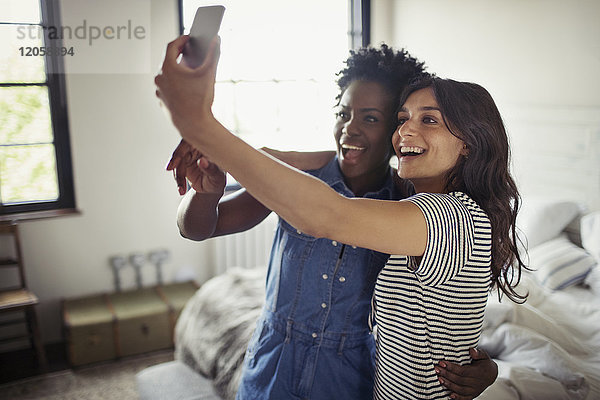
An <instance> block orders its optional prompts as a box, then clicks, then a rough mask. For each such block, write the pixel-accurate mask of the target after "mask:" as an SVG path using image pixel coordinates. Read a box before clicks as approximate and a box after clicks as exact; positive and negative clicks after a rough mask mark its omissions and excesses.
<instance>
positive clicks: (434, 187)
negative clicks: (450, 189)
mask: <svg viewBox="0 0 600 400" xmlns="http://www.w3.org/2000/svg"><path fill="white" fill-rule="evenodd" d="M392 142H393V145H394V150H395V152H396V155H397V156H398V175H400V177H402V178H405V179H410V180H411V181H412V183H413V184H414V186H415V190H416V191H417V192H430V193H440V192H443V191H444V188H445V187H446V179H447V175H448V172H449V171H450V169H452V168H453V167H454V166H455V165H456V163H457V162H458V160H459V157H461V156H465V155H467V153H468V151H467V150H466V149H465V147H464V143H463V141H462V140H460V139H459V138H457V137H456V136H454V135H453V134H452V133H451V132H450V130H449V129H448V127H447V126H446V124H445V122H444V119H443V118H442V113H441V111H440V108H439V106H438V103H437V101H436V99H435V95H434V93H433V90H432V89H431V88H425V89H420V90H417V91H415V92H413V93H412V94H411V95H410V96H408V98H407V99H406V101H405V102H404V105H403V106H402V108H401V109H400V111H399V112H398V129H396V132H394V136H393V138H392Z"/></svg>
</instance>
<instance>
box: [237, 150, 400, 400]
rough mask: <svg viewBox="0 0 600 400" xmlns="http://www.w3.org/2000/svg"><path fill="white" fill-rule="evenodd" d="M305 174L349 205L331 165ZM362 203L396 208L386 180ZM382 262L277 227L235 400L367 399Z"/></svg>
mask: <svg viewBox="0 0 600 400" xmlns="http://www.w3.org/2000/svg"><path fill="white" fill-rule="evenodd" d="M309 173H311V174H312V175H313V176H316V177H317V178H320V179H321V180H323V181H324V182H326V183H327V184H329V186H331V187H332V188H333V189H334V190H336V191H337V192H338V193H341V194H343V195H344V196H347V197H354V195H353V193H352V192H351V191H350V190H349V189H348V188H347V187H346V185H345V184H344V180H343V176H342V174H341V171H340V168H339V165H338V161H337V158H335V159H334V160H332V161H331V162H330V163H329V164H327V165H326V166H325V167H323V168H321V169H319V170H315V171H310V172H309ZM365 197H368V198H376V199H385V200H391V199H394V200H397V199H398V198H399V194H398V193H397V192H396V190H395V189H394V186H393V179H392V176H391V172H390V175H389V176H388V179H387V180H386V183H385V185H384V186H383V187H382V188H381V189H380V190H379V191H378V192H373V193H367V194H366V195H365ZM351 217H352V216H350V215H349V216H348V218H351ZM387 259H388V255H387V254H383V253H379V252H376V251H372V250H367V249H363V248H357V247H353V246H349V245H345V244H343V243H338V242H336V241H334V240H329V239H316V238H314V237H312V236H308V235H306V234H304V233H302V232H300V231H299V230H297V229H296V228H294V227H293V226H291V225H290V224H288V223H287V222H286V221H284V220H282V219H280V220H279V224H278V227H277V230H276V232H275V237H274V241H273V247H272V251H271V258H270V260H269V269H268V271H267V282H266V300H265V305H264V308H263V312H262V315H261V317H260V318H259V320H258V323H257V327H256V330H255V332H254V335H253V337H252V338H251V340H250V343H249V345H248V349H247V351H246V355H245V359H244V365H243V372H242V378H241V382H240V386H239V389H238V393H237V399H238V400H248V399H260V400H264V399H277V400H286V399H314V400H317V399H328V400H329V399H343V400H352V399H357V400H358V399H361V400H362V399H370V398H371V397H372V395H373V379H374V373H375V371H374V369H375V368H374V366H375V343H374V340H373V338H372V336H371V334H370V333H369V329H368V316H369V312H370V310H371V296H372V294H373V289H374V286H375V280H376V278H377V275H378V274H379V271H380V270H381V269H382V268H383V266H384V265H385V263H386V261H387Z"/></svg>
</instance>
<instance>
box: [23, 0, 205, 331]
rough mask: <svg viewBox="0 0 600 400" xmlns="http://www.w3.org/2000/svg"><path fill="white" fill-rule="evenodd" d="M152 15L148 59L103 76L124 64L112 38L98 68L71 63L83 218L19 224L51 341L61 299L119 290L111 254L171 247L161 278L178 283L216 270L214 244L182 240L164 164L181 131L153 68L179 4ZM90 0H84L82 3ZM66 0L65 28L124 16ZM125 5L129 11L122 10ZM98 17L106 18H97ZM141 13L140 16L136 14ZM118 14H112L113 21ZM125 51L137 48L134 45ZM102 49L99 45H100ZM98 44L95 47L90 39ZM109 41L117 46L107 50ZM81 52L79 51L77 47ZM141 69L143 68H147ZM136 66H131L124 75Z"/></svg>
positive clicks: (172, 32)
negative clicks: (159, 95) (179, 277)
mask: <svg viewBox="0 0 600 400" xmlns="http://www.w3.org/2000/svg"><path fill="white" fill-rule="evenodd" d="M143 2H144V3H146V4H147V5H148V8H147V10H146V11H149V13H147V17H148V18H149V21H144V22H147V23H148V26H147V28H148V31H149V32H148V34H149V35H150V36H149V39H150V40H149V46H150V47H149V49H146V50H148V51H147V54H146V55H147V57H146V58H144V59H143V60H141V61H138V62H139V63H140V65H138V66H139V67H141V68H138V66H136V65H131V64H122V66H123V67H126V68H124V69H122V71H125V73H115V71H117V72H118V71H119V70H118V69H113V70H112V72H110V73H102V70H103V68H107V69H108V68H109V67H110V66H111V65H112V66H115V65H117V66H118V65H119V64H120V63H122V62H123V63H125V62H128V63H131V61H130V60H129V61H122V60H121V59H120V57H123V53H122V52H121V53H119V52H116V51H115V52H113V51H112V49H113V48H117V46H116V43H115V42H112V43H108V44H107V47H106V48H104V49H102V51H101V52H100V55H101V60H100V62H98V64H97V66H96V67H97V73H91V72H90V71H92V70H91V69H85V68H91V67H85V66H84V67H82V66H77V65H76V64H73V60H68V59H66V60H65V61H66V63H67V69H69V68H71V71H74V72H73V73H70V74H68V75H67V79H66V84H67V96H68V110H69V119H70V120H69V123H70V128H71V132H70V133H71V145H72V155H73V171H74V179H75V192H76V200H77V207H78V208H79V209H80V210H81V215H78V216H70V217H61V218H55V219H48V220H39V221H31V222H25V223H23V224H22V228H21V232H22V241H23V250H24V258H25V264H26V270H27V278H28V283H29V286H30V287H31V288H32V289H33V291H34V292H35V293H36V294H37V295H38V296H39V297H40V300H41V304H40V306H39V313H40V319H41V325H42V336H43V340H44V341H45V342H55V341H58V340H60V339H61V331H60V324H61V319H60V314H59V301H60V298H61V297H72V296H79V295H85V294H91V293H98V292H103V291H110V290H112V289H113V275H112V272H111V269H110V267H109V263H108V258H109V257H110V256H112V255H117V254H121V255H129V254H130V253H133V252H142V253H147V252H149V251H151V250H155V249H162V248H165V249H168V250H169V251H170V252H171V259H170V260H169V261H168V262H167V263H166V265H165V270H164V277H165V279H166V280H173V279H174V278H175V275H176V274H177V273H178V272H181V270H182V269H184V270H185V269H189V270H191V273H193V274H195V275H196V278H197V280H198V282H203V281H204V280H205V279H206V278H207V277H208V276H210V275H212V273H213V271H212V267H211V265H212V262H211V260H212V256H213V255H212V247H213V246H212V245H211V243H210V242H208V243H193V242H189V241H186V240H184V239H182V238H181V237H180V236H179V233H178V231H177V228H176V224H175V215H176V209H177V205H178V203H179V195H178V194H177V188H176V186H175V183H174V181H173V179H172V176H171V174H170V173H167V172H166V171H165V170H164V166H165V165H166V163H167V161H168V159H169V157H170V154H171V152H172V150H173V149H174V148H175V146H176V144H177V143H178V142H179V136H178V135H177V133H176V132H175V130H174V128H172V125H171V123H170V122H169V121H168V120H167V118H166V117H165V115H164V114H163V112H162V111H161V110H160V108H159V106H158V101H157V100H156V98H155V96H154V82H153V78H154V74H155V72H156V71H157V70H158V66H159V65H160V61H161V60H162V56H163V52H164V49H165V46H166V44H167V43H168V41H170V40H172V39H173V38H175V37H176V36H177V34H178V19H177V18H178V15H177V1H174V0H173V1H164V0H152V1H146V0H144V1H143ZM86 3H88V4H87V5H86ZM89 3H90V1H89V0H87V1H67V0H61V4H62V11H63V21H62V25H63V26H73V27H74V26H77V25H79V24H80V23H81V21H82V16H83V17H85V18H88V19H89V20H90V21H92V18H93V14H96V15H95V21H101V20H102V18H103V15H104V14H102V13H106V16H107V17H106V18H107V19H106V21H110V19H108V15H112V16H114V15H119V13H122V12H123V9H124V5H123V4H122V3H121V2H119V1H116V0H110V1H104V2H96V3H97V4H101V6H102V8H101V9H97V8H96V9H94V8H88V7H91V6H90V5H89ZM125 9H127V8H125ZM98 13H100V14H98ZM127 18H133V19H135V15H132V16H131V17H129V16H128V17H127ZM113 19H114V18H113ZM123 43H129V44H128V46H130V47H129V48H127V46H126V48H125V50H129V51H131V52H133V53H136V52H138V53H139V50H140V49H138V48H136V46H137V45H138V44H137V43H135V42H133V41H130V42H127V41H122V43H120V45H122V44H123ZM98 45H100V41H99V42H98ZM94 46H96V44H95V45H94ZM111 46H112V47H111ZM75 50H76V51H79V50H81V51H82V50H83V49H82V46H79V50H78V46H76V48H75ZM143 70H145V72H139V71H143ZM128 71H133V72H128ZM153 282H155V274H154V269H153V268H152V267H150V266H147V267H146V268H145V269H144V283H145V284H152V283H153ZM123 284H124V285H125V286H126V287H130V286H132V285H133V284H134V278H133V271H132V269H131V268H129V270H128V271H124V273H123Z"/></svg>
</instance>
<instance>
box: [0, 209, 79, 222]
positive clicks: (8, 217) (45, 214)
mask: <svg viewBox="0 0 600 400" xmlns="http://www.w3.org/2000/svg"><path fill="white" fill-rule="evenodd" d="M80 214H81V211H79V210H78V209H76V208H63V209H60V210H46V211H31V212H23V213H15V214H5V215H0V222H21V221H32V220H36V219H46V218H54V217H66V216H72V215H80Z"/></svg>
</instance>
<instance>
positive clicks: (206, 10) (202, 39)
mask: <svg viewBox="0 0 600 400" xmlns="http://www.w3.org/2000/svg"><path fill="white" fill-rule="evenodd" d="M224 12H225V7H223V6H206V7H198V10H196V15H195V16H194V22H193V23H192V27H191V28H190V33H189V36H190V39H189V40H188V41H187V43H186V44H185V47H184V48H183V62H185V64H186V65H187V66H188V67H190V68H196V67H198V66H200V65H201V64H202V62H203V61H204V58H206V54H207V53H208V47H209V45H210V41H211V40H212V38H214V37H215V36H216V35H217V33H219V27H220V26H221V20H222V19H223V13H224Z"/></svg>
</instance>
